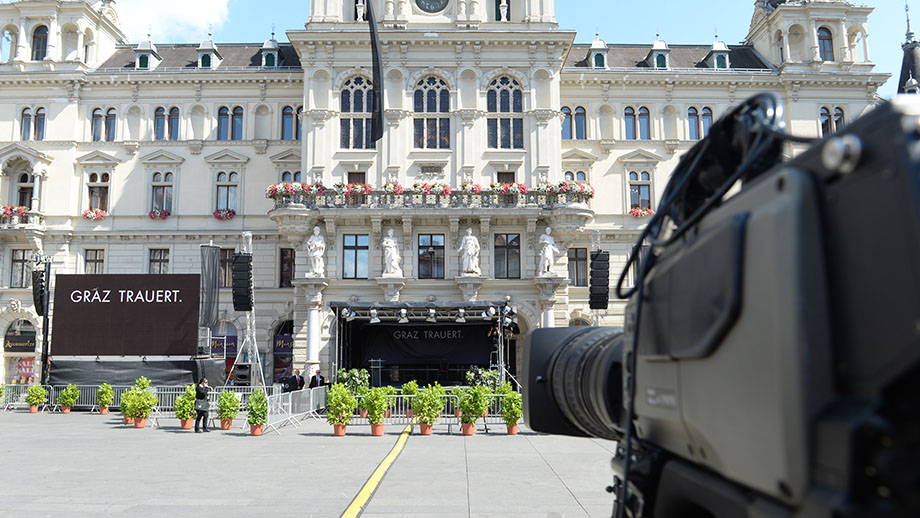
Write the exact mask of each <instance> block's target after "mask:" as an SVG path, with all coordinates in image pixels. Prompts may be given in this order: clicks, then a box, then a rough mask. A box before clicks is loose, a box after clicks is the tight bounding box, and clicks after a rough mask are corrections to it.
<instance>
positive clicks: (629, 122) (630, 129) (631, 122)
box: [623, 107, 636, 140]
mask: <svg viewBox="0 0 920 518" xmlns="http://www.w3.org/2000/svg"><path fill="white" fill-rule="evenodd" d="M623 120H624V121H625V122H626V140H636V110H634V109H633V108H632V107H627V108H626V110H624V111H623Z"/></svg>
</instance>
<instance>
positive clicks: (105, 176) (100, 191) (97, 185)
mask: <svg viewBox="0 0 920 518" xmlns="http://www.w3.org/2000/svg"><path fill="white" fill-rule="evenodd" d="M109 179H110V178H109V173H90V174H89V178H88V181H87V184H86V186H87V189H88V194H89V208H90V209H93V210H102V211H105V212H108V210H109Z"/></svg>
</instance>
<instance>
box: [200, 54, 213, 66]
mask: <svg viewBox="0 0 920 518" xmlns="http://www.w3.org/2000/svg"><path fill="white" fill-rule="evenodd" d="M201 68H211V55H210V54H202V55H201Z"/></svg>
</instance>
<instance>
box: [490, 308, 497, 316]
mask: <svg viewBox="0 0 920 518" xmlns="http://www.w3.org/2000/svg"><path fill="white" fill-rule="evenodd" d="M495 313H496V311H495V308H494V307H492V306H489V316H490V317H494V316H495Z"/></svg>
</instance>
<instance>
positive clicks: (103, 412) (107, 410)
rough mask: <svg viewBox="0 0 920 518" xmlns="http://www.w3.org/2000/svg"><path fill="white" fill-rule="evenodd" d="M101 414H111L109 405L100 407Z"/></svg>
mask: <svg viewBox="0 0 920 518" xmlns="http://www.w3.org/2000/svg"><path fill="white" fill-rule="evenodd" d="M99 415H109V407H107V406H103V407H99Z"/></svg>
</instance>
